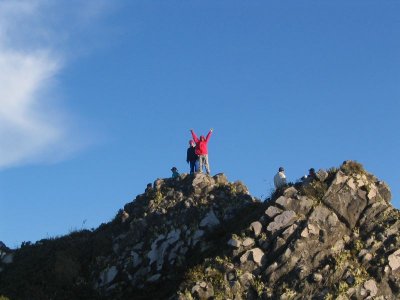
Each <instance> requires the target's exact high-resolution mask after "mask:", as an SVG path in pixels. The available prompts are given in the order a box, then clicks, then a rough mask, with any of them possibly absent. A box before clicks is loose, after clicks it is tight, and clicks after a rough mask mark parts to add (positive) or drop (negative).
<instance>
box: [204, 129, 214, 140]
mask: <svg viewBox="0 0 400 300" xmlns="http://www.w3.org/2000/svg"><path fill="white" fill-rule="evenodd" d="M212 132H213V129H212V128H211V129H210V131H209V132H208V134H207V136H206V143H208V140H209V139H210V136H211V133H212Z"/></svg>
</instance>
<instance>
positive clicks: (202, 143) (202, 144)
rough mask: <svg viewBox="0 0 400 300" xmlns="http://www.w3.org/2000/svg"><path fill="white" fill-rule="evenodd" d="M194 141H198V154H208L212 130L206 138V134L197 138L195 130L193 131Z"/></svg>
mask: <svg viewBox="0 0 400 300" xmlns="http://www.w3.org/2000/svg"><path fill="white" fill-rule="evenodd" d="M191 133H192V137H193V140H194V142H195V143H196V151H195V152H196V154H197V155H206V154H208V149H207V143H208V140H209V139H210V136H211V130H210V131H209V132H208V134H207V136H206V138H204V136H200V139H198V138H197V135H196V134H195V133H194V131H193V130H192V131H191Z"/></svg>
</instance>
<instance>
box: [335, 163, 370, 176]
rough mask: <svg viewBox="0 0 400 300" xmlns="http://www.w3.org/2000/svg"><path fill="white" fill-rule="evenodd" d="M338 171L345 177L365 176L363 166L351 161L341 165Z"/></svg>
mask: <svg viewBox="0 0 400 300" xmlns="http://www.w3.org/2000/svg"><path fill="white" fill-rule="evenodd" d="M340 170H341V171H342V172H343V173H344V174H346V175H352V174H366V172H365V169H364V167H363V165H362V164H360V163H358V162H356V161H352V160H350V161H346V162H345V163H343V165H342V166H341V167H340Z"/></svg>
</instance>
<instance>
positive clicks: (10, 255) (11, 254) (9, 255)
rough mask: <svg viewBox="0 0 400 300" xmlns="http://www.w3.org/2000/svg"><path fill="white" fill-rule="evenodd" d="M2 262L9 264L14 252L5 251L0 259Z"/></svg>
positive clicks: (12, 259) (11, 261)
mask: <svg viewBox="0 0 400 300" xmlns="http://www.w3.org/2000/svg"><path fill="white" fill-rule="evenodd" d="M1 261H2V263H3V264H11V263H13V261H14V253H7V254H5V255H4V256H3V258H2V259H1Z"/></svg>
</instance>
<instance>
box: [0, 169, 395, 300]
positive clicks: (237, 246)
mask: <svg viewBox="0 0 400 300" xmlns="http://www.w3.org/2000/svg"><path fill="white" fill-rule="evenodd" d="M390 200H391V193H390V189H389V187H388V186H387V185H386V184H385V183H384V182H382V181H380V180H378V179H377V178H376V177H375V176H373V175H371V174H369V173H367V172H366V171H365V170H364V169H363V167H362V166H361V165H360V164H359V163H356V162H353V161H347V162H345V163H343V165H342V166H340V168H339V169H336V168H332V169H329V170H322V169H321V170H319V171H318V172H317V176H316V178H315V179H307V180H303V181H301V182H297V183H293V184H289V185H288V186H286V187H284V188H281V189H279V190H276V191H275V192H274V193H273V194H272V195H271V196H270V197H269V198H268V199H265V201H260V200H259V199H256V198H254V197H252V196H251V195H250V194H249V192H248V190H247V188H246V186H245V185H244V184H243V183H241V182H233V183H232V182H229V181H228V179H227V178H226V177H225V175H224V174H218V175H215V176H213V177H211V176H208V175H204V174H196V175H187V174H182V175H180V177H179V178H176V179H158V180H156V181H155V182H154V184H153V185H151V186H148V188H147V189H146V191H145V193H143V194H141V195H138V196H137V197H136V198H135V199H134V200H133V201H132V202H130V203H128V204H126V205H125V207H124V209H123V210H121V211H119V212H118V213H117V215H116V217H115V218H114V220H112V221H111V222H109V223H105V224H102V225H101V226H100V227H99V228H97V229H93V230H81V231H76V232H72V233H70V234H69V235H67V236H63V237H59V238H53V239H44V240H41V241H38V242H36V243H35V244H31V243H29V242H27V243H23V244H22V245H21V247H20V248H19V249H15V250H12V249H9V248H7V247H6V246H5V245H4V244H3V245H1V247H0V299H7V298H9V299H13V300H14V299H15V300H18V299H34V300H35V299H38V300H40V299H171V300H172V299H179V300H191V299H282V300H284V299H382V300H383V299H399V298H400V275H399V274H400V237H399V227H400V214H399V211H398V210H397V209H395V208H393V207H392V205H391V204H390ZM2 297H3V298H2Z"/></svg>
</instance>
